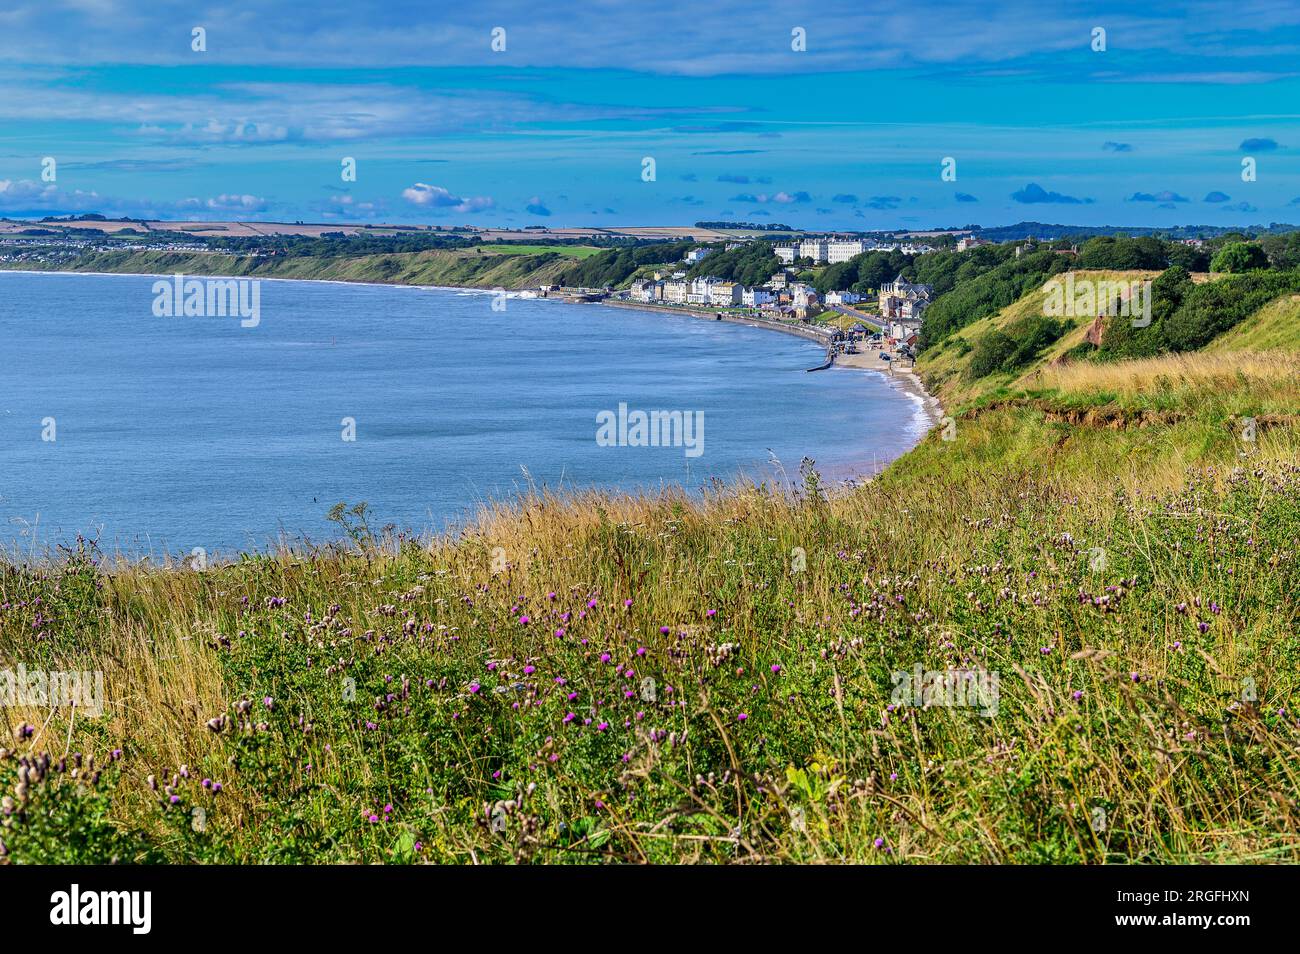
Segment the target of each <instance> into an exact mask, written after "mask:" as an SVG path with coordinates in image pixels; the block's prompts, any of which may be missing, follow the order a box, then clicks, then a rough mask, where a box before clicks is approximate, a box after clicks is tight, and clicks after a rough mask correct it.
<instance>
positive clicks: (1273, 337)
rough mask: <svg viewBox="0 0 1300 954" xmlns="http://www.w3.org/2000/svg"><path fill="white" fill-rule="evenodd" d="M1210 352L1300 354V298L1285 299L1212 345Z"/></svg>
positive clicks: (1258, 313)
mask: <svg viewBox="0 0 1300 954" xmlns="http://www.w3.org/2000/svg"><path fill="white" fill-rule="evenodd" d="M1206 350H1207V351H1210V352H1216V353H1217V352H1233V351H1286V352H1291V353H1297V352H1300V295H1285V296H1283V297H1282V298H1279V299H1278V300H1277V301H1275V302H1273V303H1271V304H1269V305H1267V306H1265V307H1264V308H1261V309H1260V310H1259V311H1257V312H1256V313H1255V314H1254V315H1252V316H1251V317H1250V318H1248V319H1246V320H1245V321H1243V322H1241V323H1240V324H1239V325H1237V326H1236V327H1235V328H1233V329H1231V330H1230V331H1228V332H1227V333H1226V334H1223V335H1220V336H1219V337H1218V338H1217V339H1215V340H1214V341H1212V342H1211V343H1210V345H1209V347H1208V348H1207V349H1206Z"/></svg>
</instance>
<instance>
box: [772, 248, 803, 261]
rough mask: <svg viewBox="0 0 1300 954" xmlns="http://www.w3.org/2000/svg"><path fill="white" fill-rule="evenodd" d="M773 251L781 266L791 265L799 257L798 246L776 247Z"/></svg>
mask: <svg viewBox="0 0 1300 954" xmlns="http://www.w3.org/2000/svg"><path fill="white" fill-rule="evenodd" d="M775 251H776V257H777V258H778V259H779V260H780V262H781V264H782V265H793V264H794V260H795V259H796V258H798V257H799V246H798V245H778V246H776V249H775Z"/></svg>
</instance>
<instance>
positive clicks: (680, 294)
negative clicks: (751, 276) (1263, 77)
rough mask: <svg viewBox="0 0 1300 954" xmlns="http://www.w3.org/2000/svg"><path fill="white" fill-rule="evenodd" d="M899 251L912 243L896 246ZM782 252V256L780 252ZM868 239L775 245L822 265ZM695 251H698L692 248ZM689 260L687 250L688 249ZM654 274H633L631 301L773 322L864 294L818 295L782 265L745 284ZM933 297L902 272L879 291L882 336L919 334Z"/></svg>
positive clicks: (846, 256)
mask: <svg viewBox="0 0 1300 954" xmlns="http://www.w3.org/2000/svg"><path fill="white" fill-rule="evenodd" d="M898 248H899V249H900V250H902V249H906V248H912V246H898ZM782 250H784V253H785V254H784V255H782V254H781V253H782ZM872 250H873V248H872V243H870V242H867V241H865V240H862V239H838V238H829V239H810V240H806V241H800V242H798V243H789V244H787V245H784V246H777V247H776V251H777V253H778V256H779V257H781V258H783V260H788V261H790V262H794V261H797V260H801V259H804V258H810V259H813V260H818V259H820V260H821V261H822V262H824V263H838V262H841V261H848V260H850V259H851V258H853V257H854V256H856V255H861V254H862V253H863V252H864V251H872ZM693 251H698V250H693ZM688 258H689V253H688ZM666 271H667V270H665V271H664V272H655V274H654V277H653V278H638V279H636V280H635V281H633V282H632V284H631V286H630V288H629V289H628V291H627V298H628V299H629V300H631V301H638V302H645V303H658V304H667V305H687V306H695V307H698V308H727V309H731V308H745V309H749V310H751V311H756V312H761V313H762V314H763V315H764V316H766V317H767V318H769V319H774V320H785V321H790V320H795V321H810V320H812V319H813V318H814V317H815V316H816V315H817V314H819V313H820V312H821V311H822V310H823V309H825V308H841V307H844V306H848V305H853V306H859V307H861V308H864V309H867V308H870V309H871V310H873V311H874V308H872V306H871V305H862V304H861V303H862V302H864V301H867V300H868V299H867V296H864V295H861V294H859V293H857V292H854V291H852V290H849V289H834V290H831V291H828V292H826V293H825V294H819V293H818V291H817V289H816V288H815V287H813V286H812V285H810V284H808V283H806V282H801V281H798V280H797V279H796V278H795V273H794V272H793V271H790V270H788V269H786V268H782V269H781V270H780V271H778V272H776V274H774V275H772V276H771V277H770V278H769V279H768V280H767V281H766V282H764V283H763V284H761V285H755V286H746V285H744V284H743V283H741V282H737V281H733V280H730V279H722V278H718V277H717V276H713V275H702V276H699V277H697V278H687V277H686V272H684V271H680V270H679V271H674V272H672V273H671V275H668V274H665V273H666ZM933 297H934V289H933V287H932V286H930V285H924V284H919V283H915V282H909V281H908V280H907V279H905V278H904V277H903V276H902V275H901V274H900V275H898V276H897V277H896V278H895V279H894V280H893V281H892V282H889V283H887V284H886V285H884V286H883V287H882V288H881V289H880V296H879V314H880V320H881V324H882V325H883V328H882V335H883V336H884V337H887V338H888V339H890V340H891V341H892V342H893V343H895V344H899V345H903V344H914V343H915V342H916V340H917V338H918V336H919V335H920V332H921V325H922V321H923V317H924V314H925V310H926V308H928V307H929V305H930V302H931V300H932V298H933Z"/></svg>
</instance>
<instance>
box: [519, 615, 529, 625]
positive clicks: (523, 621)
mask: <svg viewBox="0 0 1300 954" xmlns="http://www.w3.org/2000/svg"><path fill="white" fill-rule="evenodd" d="M528 623H529V619H528V617H527V616H526V615H525V616H521V617H519V625H520V626H527V625H528Z"/></svg>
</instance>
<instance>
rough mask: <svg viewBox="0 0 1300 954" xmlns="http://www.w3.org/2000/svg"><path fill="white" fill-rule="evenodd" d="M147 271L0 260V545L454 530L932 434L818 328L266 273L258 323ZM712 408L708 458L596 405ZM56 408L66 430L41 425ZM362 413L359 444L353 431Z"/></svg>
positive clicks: (900, 444)
mask: <svg viewBox="0 0 1300 954" xmlns="http://www.w3.org/2000/svg"><path fill="white" fill-rule="evenodd" d="M155 280H156V279H154V278H150V277H146V276H129V275H50V274H27V273H12V272H0V544H3V545H4V546H6V547H10V548H13V547H17V548H19V549H21V550H23V551H26V550H27V549H28V548H32V547H33V546H34V547H35V548H36V549H37V550H40V549H42V548H48V547H51V546H53V545H55V544H58V543H67V542H68V541H70V540H72V539H73V538H75V536H76V535H77V534H78V533H81V534H85V535H87V536H94V537H97V538H98V539H99V541H100V544H101V546H103V547H104V548H105V549H107V550H109V551H120V552H123V553H127V554H131V555H136V556H138V555H143V554H149V553H152V554H154V555H160V554H162V553H163V552H171V553H177V552H185V553H188V552H189V551H190V550H191V549H192V548H194V547H203V548H204V549H206V550H207V551H208V552H209V553H230V552H232V551H235V550H238V549H248V548H260V547H265V546H267V545H268V544H270V543H272V542H274V541H275V540H276V539H278V538H280V537H281V536H289V537H292V538H301V537H306V538H309V539H314V540H320V539H325V538H330V539H332V538H335V537H337V536H338V533H337V528H336V527H335V526H334V525H333V524H331V523H329V522H328V521H327V520H326V519H325V514H326V513H327V512H328V511H329V509H330V507H331V506H332V505H333V504H334V503H336V502H338V501H347V502H349V503H355V502H356V501H360V500H365V501H367V502H368V503H369V504H370V509H371V512H372V514H373V515H374V518H375V520H376V521H377V522H378V523H388V522H392V523H396V524H398V525H399V526H402V527H406V528H410V529H413V530H417V531H429V530H435V531H436V530H442V529H445V528H446V527H447V526H449V525H451V524H454V523H457V522H460V521H462V520H463V519H465V518H466V517H467V516H469V515H471V514H472V512H473V510H474V509H475V507H476V505H477V504H478V503H480V502H482V501H486V500H489V499H494V498H495V499H500V498H508V497H510V496H512V495H514V494H516V493H517V492H519V491H520V490H521V489H524V488H526V487H527V486H528V482H529V479H530V478H531V480H532V481H533V482H534V483H535V484H536V485H538V486H547V487H550V488H555V489H560V488H563V487H592V486H595V487H604V488H614V489H622V490H634V489H638V488H657V487H660V486H662V485H665V484H676V485H679V486H682V487H684V488H686V489H687V490H689V491H697V490H698V489H699V488H701V487H702V486H704V485H705V484H706V483H707V482H708V481H709V480H710V479H711V478H713V477H720V478H723V479H726V480H731V479H734V478H736V477H737V476H739V475H742V474H744V475H747V476H750V477H753V478H755V479H769V480H770V479H773V477H774V476H775V475H776V473H777V472H776V471H775V469H774V466H773V464H772V463H771V458H772V457H773V456H775V457H776V458H777V459H779V460H780V461H781V462H782V464H784V467H785V469H786V471H787V472H788V473H789V474H790V475H791V476H793V475H796V474H797V472H798V466H799V461H800V459H801V458H803V457H804V456H809V457H813V458H815V459H816V461H817V464H818V468H819V469H820V470H821V471H822V472H823V474H825V475H829V476H834V477H847V476H852V475H854V474H861V473H866V472H869V471H870V470H872V469H873V467H874V465H876V464H880V463H883V462H886V461H888V460H890V459H892V458H894V457H897V456H898V455H899V454H901V453H902V452H903V451H905V450H906V449H907V448H908V447H909V446H911V444H912V443H913V442H914V441H915V440H916V437H917V436H918V434H919V433H921V431H922V430H923V429H924V419H923V417H922V416H921V414H920V410H919V406H918V405H917V404H916V402H915V401H913V400H912V399H911V398H909V397H908V396H907V395H905V394H903V393H902V392H900V391H898V390H896V389H895V388H894V387H893V385H891V384H890V382H889V381H888V380H887V379H886V378H885V377H884V376H882V375H879V374H874V373H871V372H865V371H855V370H850V369H836V370H831V371H826V372H819V373H816V374H807V373H805V370H804V369H805V368H809V367H813V366H815V365H817V364H819V363H820V362H821V359H822V350H821V348H820V347H819V346H817V345H816V344H814V343H812V342H806V341H802V340H800V339H798V338H794V337H790V336H787V335H781V334H775V333H773V332H770V331H764V330H761V329H751V328H746V327H741V326H736V325H731V324H726V323H722V322H709V321H703V320H700V319H695V318H689V317H684V316H676V315H663V314H656V313H648V312H638V311H631V310H627V309H620V308H610V307H605V306H600V305H568V304H562V303H559V302H552V301H542V300H524V299H511V300H510V301H509V302H508V304H507V307H506V309H505V310H504V311H494V310H493V309H492V307H491V303H492V298H491V296H490V295H487V294H483V293H472V292H458V291H453V290H437V289H418V288H401V287H385V286H373V285H343V284H328V283H318V282H287V281H264V282H262V285H261V323H260V325H259V326H258V327H256V328H242V327H240V324H239V321H238V319H235V318H197V317H191V318H157V317H154V315H153V312H152V305H153V300H154V295H153V291H152V285H153V282H154V281H155ZM620 402H626V404H627V405H628V406H629V408H630V409H642V410H647V411H648V410H659V409H663V410H683V411H702V412H703V414H704V444H703V447H704V453H703V454H702V455H701V456H699V457H695V458H690V457H687V456H686V453H685V449H684V448H681V447H664V448H652V447H602V446H598V445H597V442H596V430H597V427H596V417H597V414H598V412H601V411H605V410H609V411H614V410H616V409H617V407H618V405H619V403H620ZM47 418H53V419H54V428H55V431H54V436H55V438H56V439H55V440H54V441H46V440H43V439H42V437H43V432H48V426H47V425H43V421H45V419H47ZM344 418H353V419H355V421H356V440H355V441H352V442H348V441H344V440H343V437H342V434H343V429H344V425H343V424H342V420H343V419H344Z"/></svg>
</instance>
